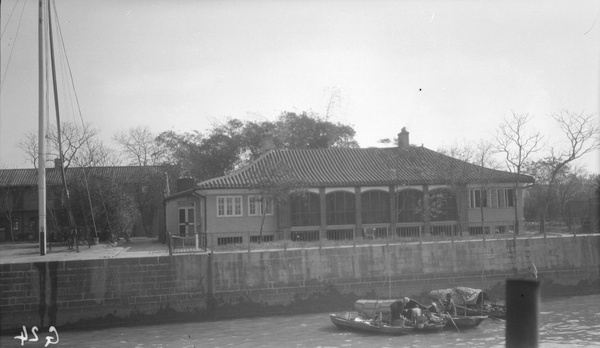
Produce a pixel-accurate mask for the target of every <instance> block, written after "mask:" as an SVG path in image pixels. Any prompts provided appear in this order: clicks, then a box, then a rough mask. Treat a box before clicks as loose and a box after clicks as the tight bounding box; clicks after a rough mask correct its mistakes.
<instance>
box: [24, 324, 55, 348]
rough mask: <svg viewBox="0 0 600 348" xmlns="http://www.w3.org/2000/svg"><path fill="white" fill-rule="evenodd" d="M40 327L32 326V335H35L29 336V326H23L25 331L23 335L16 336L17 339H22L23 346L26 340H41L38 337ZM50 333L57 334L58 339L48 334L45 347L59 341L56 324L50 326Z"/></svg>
mask: <svg viewBox="0 0 600 348" xmlns="http://www.w3.org/2000/svg"><path fill="white" fill-rule="evenodd" d="M38 331H39V330H38V328H37V326H34V327H32V328H31V335H32V336H33V337H31V338H29V336H27V328H26V327H25V326H23V331H21V335H19V336H15V339H17V340H21V346H23V344H24V343H25V342H26V341H29V342H37V341H39V339H38V335H37V332H38ZM48 332H49V333H54V334H56V341H54V337H52V336H46V344H44V347H48V346H49V345H50V344H57V343H58V331H56V329H55V328H54V326H50V328H49V329H48Z"/></svg>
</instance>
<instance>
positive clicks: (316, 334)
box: [0, 295, 600, 348]
mask: <svg viewBox="0 0 600 348" xmlns="http://www.w3.org/2000/svg"><path fill="white" fill-rule="evenodd" d="M599 305H600V295H590V296H579V297H561V298H552V299H546V300H543V301H542V303H541V308H540V332H539V338H540V340H539V342H540V347H544V348H551V347H560V348H563V347H590V348H591V347H600V312H599V310H598V308H600V306H599ZM38 335H39V337H40V340H39V341H38V342H30V341H25V342H24V343H23V347H32V348H33V347H44V344H45V343H46V338H45V337H47V336H49V337H50V338H51V339H52V340H51V341H53V342H54V341H55V339H54V337H56V336H55V335H54V334H51V333H47V332H39V333H38ZM504 335H505V323H504V322H502V321H498V320H492V319H488V320H486V321H484V322H483V323H481V324H480V325H479V326H478V327H477V328H474V329H471V330H466V331H462V332H460V333H459V332H452V331H444V332H442V333H434V334H427V335H409V336H380V335H375V334H362V333H356V332H349V331H343V330H340V329H338V328H337V327H335V326H334V325H333V324H332V323H331V321H330V320H329V315H328V313H320V314H302V315H291V316H277V317H268V318H252V319H235V320H224V321H217V322H200V323H176V324H163V325H148V326H137V327H125V328H111V329H98V330H94V329H89V330H86V331H64V332H59V333H58V336H59V338H58V340H59V342H58V343H57V344H49V345H48V347H98V348H101V347H134V348H142V347H176V348H180V347H186V348H192V347H195V348H200V347H214V348H217V347H223V348H224V347H236V348H237V347H315V348H316V347H323V348H325V347H415V348H416V347H423V348H434V347H440V348H449V347H468V348H475V347H504V342H505V340H504ZM29 337H31V334H29ZM20 346H21V340H17V339H14V338H12V337H7V336H3V337H0V347H20Z"/></svg>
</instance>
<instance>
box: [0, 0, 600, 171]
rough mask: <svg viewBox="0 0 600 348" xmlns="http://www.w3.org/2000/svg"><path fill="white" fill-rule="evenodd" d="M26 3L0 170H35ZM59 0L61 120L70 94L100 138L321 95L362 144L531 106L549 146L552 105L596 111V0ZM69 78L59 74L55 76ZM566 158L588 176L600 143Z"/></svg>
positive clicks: (2, 107) (479, 124) (8, 35)
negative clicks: (28, 151)
mask: <svg viewBox="0 0 600 348" xmlns="http://www.w3.org/2000/svg"><path fill="white" fill-rule="evenodd" d="M37 6H38V4H37V0H4V1H2V3H1V10H2V12H1V21H0V24H1V28H2V46H1V52H0V53H1V70H0V73H1V80H2V90H1V92H0V168H29V167H32V164H31V163H30V161H29V160H28V159H27V157H26V155H25V154H24V153H23V151H22V150H21V149H19V148H18V147H17V144H18V142H19V141H20V140H21V139H22V138H23V136H24V134H26V133H28V132H30V133H31V132H37V124H38V121H37V118H38V101H37V100H38V62H37V60H38V56H37V45H38V43H37V15H38V13H37V12H38V11H37V10H38V9H37ZM55 6H56V9H57V12H58V22H59V23H60V27H61V33H62V39H63V41H64V45H65V51H66V57H67V58H68V62H69V66H70V69H71V73H72V79H73V85H74V86H75V88H74V91H75V92H72V91H69V89H68V88H66V87H65V88H64V90H65V93H63V94H62V97H61V98H64V100H65V101H64V102H63V101H61V105H65V106H66V107H65V111H61V118H62V120H63V122H80V116H79V111H77V110H78V109H77V106H74V105H76V104H75V103H74V100H75V99H74V96H75V93H76V96H77V98H78V100H79V108H80V110H81V118H83V119H84V121H85V122H86V123H90V124H92V125H93V126H95V127H97V128H99V129H100V130H101V135H100V136H101V139H102V140H104V141H105V142H106V143H107V144H108V145H109V146H112V147H116V145H115V144H114V143H112V140H111V139H112V136H113V134H114V133H115V132H118V131H125V130H127V129H129V128H132V127H136V126H148V127H149V128H150V129H151V130H152V131H153V132H156V133H160V132H162V131H166V130H175V131H178V132H184V131H192V130H198V131H206V130H208V129H210V128H211V127H212V126H213V125H215V124H216V123H219V122H222V121H224V120H227V118H238V119H242V120H253V121H261V120H274V119H275V118H276V117H277V116H278V115H279V114H280V113H281V112H283V111H293V112H303V111H308V112H310V111H312V112H316V113H318V114H320V115H322V116H324V115H325V114H326V113H327V109H328V105H330V101H332V100H333V103H332V104H331V106H332V107H331V108H330V112H329V120H331V121H334V122H341V123H344V124H348V125H351V126H353V128H354V129H355V131H356V137H355V138H356V139H357V141H358V142H359V144H360V146H361V147H371V146H385V145H382V144H380V143H378V140H380V139H382V138H395V137H396V136H397V134H398V133H399V132H400V130H401V129H402V127H406V129H407V130H408V131H409V132H410V141H411V143H413V144H417V145H423V146H425V147H427V148H430V149H433V150H437V149H438V148H440V147H447V146H451V145H452V144H461V143H467V142H476V141H478V140H479V139H482V138H485V139H493V138H494V136H495V132H496V130H497V128H498V124H499V123H500V122H501V121H502V119H503V118H504V117H507V116H510V115H511V114H512V113H513V112H514V113H517V114H530V115H531V116H532V121H531V123H530V124H529V125H528V126H529V127H530V131H531V132H536V131H539V132H541V133H542V134H543V135H544V136H545V137H546V139H547V142H548V146H551V145H553V146H560V145H561V144H562V141H563V140H564V139H565V138H564V135H562V134H561V132H560V131H559V130H558V128H557V127H556V125H555V123H554V122H553V120H552V118H551V117H550V115H551V114H552V113H556V112H560V111H561V110H569V111H572V112H577V113H581V112H583V113H585V114H595V115H596V118H595V119H596V120H597V121H598V120H599V118H598V114H599V106H600V68H599V67H600V20H599V18H598V17H599V14H600V2H598V1H576V2H573V1H511V0H509V1H380V0H374V1H366V0H364V1H363V0H361V1H359V0H354V1H353V0H348V1H337V0H321V1H315V0H306V1H300V0H297V1H266V0H253V1H227V0H224V1H209V0H204V1H203V0H169V1H167V0H55ZM13 9H14V10H13ZM55 40H56V39H55ZM59 53H60V52H59ZM58 56H59V57H58V60H59V62H60V61H62V63H59V64H58V68H59V70H60V69H61V68H62V71H66V69H65V67H66V66H67V65H66V64H65V63H64V62H65V61H66V60H65V59H64V54H63V55H60V54H59V55H58ZM69 79H70V77H69V75H68V74H66V73H64V72H63V73H62V74H61V73H59V81H63V82H64V81H68V80H69ZM66 85H67V84H66V83H65V86H66ZM60 89H61V88H59V95H60V94H61V93H62V92H61V90H60ZM52 117H54V116H52ZM540 155H541V154H540ZM578 164H580V165H583V166H585V167H586V168H587V170H588V171H590V172H600V151H596V152H594V153H593V154H590V155H588V156H586V157H585V158H583V159H582V160H580V161H579V162H578Z"/></svg>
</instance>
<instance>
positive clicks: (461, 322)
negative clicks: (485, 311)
mask: <svg viewBox="0 0 600 348" xmlns="http://www.w3.org/2000/svg"><path fill="white" fill-rule="evenodd" d="M487 318H488V317H487V315H472V316H469V315H466V316H465V315H458V316H455V317H452V320H448V322H447V323H446V326H444V330H456V328H458V329H459V330H466V329H472V328H474V327H477V326H479V324H481V322H482V321H484V320H485V319H487ZM453 321H454V323H453Z"/></svg>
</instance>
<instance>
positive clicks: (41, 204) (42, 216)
mask: <svg viewBox="0 0 600 348" xmlns="http://www.w3.org/2000/svg"><path fill="white" fill-rule="evenodd" d="M45 23H46V22H45V20H44V0H39V23H38V67H39V86H38V92H39V106H38V114H39V115H38V117H39V119H38V121H39V122H38V128H39V129H38V163H39V164H38V212H39V223H38V225H39V232H40V235H39V241H40V255H46V122H45V119H46V117H45V116H46V98H45V82H46V81H45V72H46V67H45V59H44V58H45V51H44V42H45V40H44V38H45V36H44V33H45Z"/></svg>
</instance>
